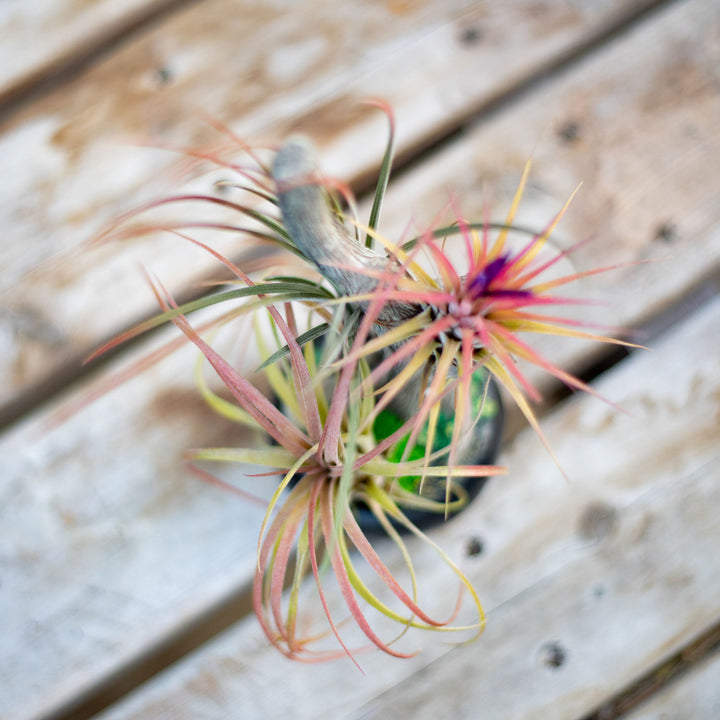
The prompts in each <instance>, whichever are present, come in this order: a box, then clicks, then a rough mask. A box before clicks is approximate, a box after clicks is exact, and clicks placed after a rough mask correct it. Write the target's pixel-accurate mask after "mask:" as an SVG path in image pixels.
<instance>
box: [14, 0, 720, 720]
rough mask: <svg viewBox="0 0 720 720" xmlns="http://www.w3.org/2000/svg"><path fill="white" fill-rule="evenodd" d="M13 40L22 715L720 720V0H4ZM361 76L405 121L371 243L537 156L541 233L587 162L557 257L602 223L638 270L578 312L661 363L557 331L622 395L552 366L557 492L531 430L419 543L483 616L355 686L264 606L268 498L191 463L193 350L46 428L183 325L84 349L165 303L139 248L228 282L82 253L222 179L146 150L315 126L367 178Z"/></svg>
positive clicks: (348, 671)
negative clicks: (473, 545)
mask: <svg viewBox="0 0 720 720" xmlns="http://www.w3.org/2000/svg"><path fill="white" fill-rule="evenodd" d="M301 5H302V8H301V7H300V6H301ZM40 6H42V10H40ZM120 7H121V8H122V9H120ZM0 59H1V60H2V64H0V67H1V68H2V70H1V71H0V157H2V158H3V160H4V172H3V173H2V178H1V179H0V225H1V226H2V228H3V237H2V241H1V242H0V267H1V268H2V271H1V272H0V338H1V339H2V344H3V354H2V357H0V378H2V382H1V383H0V423H1V427H0V618H2V620H1V622H0V627H2V633H1V634H0V637H1V638H2V640H1V641H0V718H2V720H31V719H32V720H51V719H52V720H80V719H81V718H87V717H91V716H97V717H100V718H102V720H121V719H122V720H126V719H130V718H133V719H135V718H137V719H138V720H140V719H142V720H146V719H149V720H160V719H161V718H162V719H163V720H164V719H168V720H169V719H171V718H172V719H173V720H176V719H179V720H184V719H185V718H187V719H188V720H190V719H193V720H194V719H196V718H202V719H203V720H204V719H206V718H208V719H210V718H212V719H213V720H215V719H217V720H220V719H225V718H242V719H243V720H245V719H246V718H248V719H250V718H280V717H292V718H320V717H323V718H357V719H358V720H359V719H360V718H363V719H366V718H376V717H377V718H408V717H412V718H428V719H430V718H437V717H453V718H455V717H457V718H468V719H469V718H473V719H474V718H483V719H485V718H488V719H495V718H498V719H505V718H507V719H508V720H509V719H512V720H516V719H518V718H528V719H529V718H543V719H545V718H549V719H556V718H557V719H558V720H609V719H610V718H616V717H623V718H627V719H628V720H631V719H632V720H640V719H642V720H649V719H650V718H653V719H655V718H660V717H662V718H673V719H677V720H681V719H682V720H686V719H693V720H694V719H696V718H700V719H703V720H704V719H705V718H708V719H710V718H717V717H720V653H719V652H718V649H719V648H720V362H719V361H718V358H719V357H720V292H719V290H720V2H718V1H717V0H683V1H679V0H678V1H675V2H669V1H665V2H660V1H658V0H605V1H604V2H602V3H600V2H597V3H570V2H552V0H540V2H538V1H536V0H508V1H507V2H502V3H500V2H496V3H492V2H477V3H468V2H461V1H460V0H446V1H444V2H440V1H439V0H436V1H431V0H426V1H425V2H406V1H404V0H386V2H369V3H363V4H362V8H361V7H360V5H359V4H358V3H355V2H350V1H347V2H345V1H341V2H328V1H325V2H321V1H320V0H307V1H306V2H304V3H301V4H300V3H299V4H292V3H291V4H285V3H272V2H267V3H265V2H250V1H249V0H235V1H232V0H204V1H203V2H200V1H199V0H198V1H196V2H189V1H183V0H155V1H153V0H132V2H122V3H120V2H111V1H110V0H95V2H84V3H81V2H77V1H73V0H46V1H45V2H43V3H38V4H35V3H19V2H18V3H6V4H2V5H0ZM368 96H376V97H383V98H385V99H387V100H388V101H389V102H390V103H391V104H392V105H393V107H394V109H395V112H396V117H397V125H398V148H399V166H398V170H397V172H396V174H395V176H394V179H393V181H392V183H391V187H390V190H389V192H388V196H387V199H386V205H385V215H384V219H383V221H382V229H383V231H385V232H386V233H387V234H389V235H391V236H392V235H393V234H399V233H401V232H402V231H403V230H404V228H405V226H406V224H407V222H408V221H409V220H410V219H411V218H413V219H416V220H417V221H418V222H420V223H422V222H423V221H427V220H429V219H430V218H432V217H433V216H434V215H435V214H436V213H437V212H438V211H439V210H440V209H441V208H442V207H443V206H444V205H445V204H446V202H447V198H448V194H449V192H452V193H453V194H454V196H455V197H457V200H458V203H459V204H460V206H461V207H462V208H463V211H464V213H465V214H466V215H467V216H470V217H482V197H481V195H482V193H481V190H482V188H483V186H484V187H485V188H486V190H487V191H488V192H489V193H490V194H491V196H492V198H493V208H494V211H495V210H496V211H497V212H496V213H495V212H494V213H493V214H497V215H498V216H500V215H501V214H502V211H503V210H504V208H505V207H506V206H507V204H508V202H509V199H510V197H511V194H512V192H513V190H514V188H515V186H516V184H517V182H518V179H519V177H520V174H521V172H522V168H523V164H524V162H525V160H526V159H527V158H528V157H529V156H532V157H533V169H532V175H531V184H530V187H529V189H528V192H527V196H526V199H525V201H524V203H523V205H522V206H521V211H520V215H519V218H518V220H519V222H520V223H529V224H537V222H540V221H543V220H547V219H548V218H549V217H551V216H552V215H553V214H554V213H555V212H557V210H558V209H559V208H560V206H561V205H562V203H563V202H564V201H565V199H566V198H567V197H568V196H569V194H570V193H571V192H572V190H573V189H574V188H575V186H576V185H577V183H578V182H580V181H582V182H583V188H582V190H581V192H580V194H579V196H578V197H577V198H576V200H575V202H574V204H573V206H572V207H571V210H570V211H569V213H568V215H567V217H566V218H565V219H564V220H563V223H562V225H561V226H560V228H559V231H558V237H559V238H560V242H567V243H568V244H569V243H570V241H576V240H580V239H582V238H584V237H587V236H590V235H592V236H593V240H592V242H589V243H587V244H586V245H584V246H583V248H582V249H581V251H579V252H578V253H577V255H576V256H575V260H574V262H575V263H576V266H577V269H578V270H583V269H589V268H592V267H595V266H597V265H613V264H623V265H624V266H623V267H622V268H621V269H620V270H618V271H616V272H612V273H608V274H606V275H601V276H598V277H595V278H588V279H587V280H586V281H583V288H582V291H583V294H584V295H587V296H589V297H592V298H595V299H598V300H601V301H603V302H602V303H598V304H595V305H591V306H588V307H585V308H583V318H584V319H587V320H589V321H591V322H592V321H597V322H602V323H604V324H610V325H613V326H622V327H625V328H630V329H632V330H633V331H635V336H636V337H638V338H639V339H640V341H641V342H644V343H646V344H648V345H649V346H651V348H652V351H650V352H647V351H637V352H633V353H630V354H628V353H617V352H612V353H611V352H608V350H607V348H605V347H599V346H598V345H597V344H595V343H584V344H583V343H581V344H579V345H578V344H577V343H575V344H573V343H572V342H567V343H565V342H557V343H545V344H544V345H543V349H544V351H545V352H546V353H547V354H548V355H549V356H550V357H551V358H552V359H553V360H555V361H557V362H559V363H561V364H562V365H563V366H564V367H567V368H568V369H570V370H572V371H573V372H577V373H580V374H582V375H583V376H584V377H588V378H591V379H592V381H593V385H594V386H595V387H597V389H598V391H599V392H600V393H601V394H602V395H603V396H605V397H608V398H610V399H611V400H612V401H613V402H614V403H617V404H618V405H619V406H621V407H622V408H623V409H624V410H626V411H627V413H622V412H620V411H618V410H616V409H615V408H614V407H613V406H610V405H607V404H604V403H602V402H601V401H599V400H597V399H595V398H593V397H590V396H583V397H571V398H569V399H564V400H563V399H561V397H562V396H561V394H560V393H558V392H557V388H556V387H554V386H553V385H552V384H547V383H546V384H545V385H544V386H543V387H544V389H545V391H546V394H547V397H548V401H547V403H546V404H545V406H544V407H543V409H542V411H543V416H544V417H543V420H542V423H543V428H544V430H545V433H546V434H547V437H548V439H549V441H550V443H551V445H552V446H553V449H554V450H555V452H556V454H557V456H558V457H559V459H560V462H561V464H562V466H563V468H564V470H565V472H566V473H567V475H568V476H569V478H570V481H569V482H566V481H565V480H564V479H563V477H562V475H561V474H560V472H559V471H558V469H557V467H556V466H555V465H554V464H553V462H552V460H551V458H549V457H548V455H547V452H546V451H545V450H544V448H543V447H542V445H541V443H540V442H539V440H538V439H537V438H536V437H535V435H534V434H533V433H532V431H530V430H528V429H522V428H520V424H519V423H518V422H517V419H516V418H511V430H512V433H511V435H512V437H511V439H509V440H508V442H507V444H506V446H505V449H504V452H503V457H502V458H501V462H502V463H503V464H507V466H508V467H509V468H510V473H509V475H508V476H506V477H504V478H497V479H493V480H492V481H491V482H490V483H489V484H488V486H487V488H486V489H485V490H484V491H483V493H482V495H481V496H480V498H479V499H478V500H477V501H476V502H475V503H474V504H473V505H472V506H471V508H469V509H468V510H467V511H465V512H464V513H463V514H461V515H460V516H459V517H458V518H456V519H454V520H453V521H452V522H450V523H448V524H447V525H446V526H444V527H441V528H439V529H437V530H434V531H433V532H432V536H433V539H435V540H436V541H437V542H439V543H440V544H441V545H442V546H443V547H444V548H446V549H448V550H449V551H450V552H451V554H452V555H453V557H455V558H456V559H457V560H458V562H459V563H460V564H461V565H462V567H463V569H464V571H465V572H466V573H467V574H468V576H469V577H470V578H471V580H472V581H473V583H474V584H475V587H476V588H477V590H478V593H479V595H480V597H481V599H482V601H483V604H484V605H485V607H486V610H487V611H488V626H487V630H486V631H485V633H484V634H483V635H482V636H481V638H480V639H479V640H478V641H477V642H475V643H473V644H470V645H467V646H461V647H454V646H447V645H443V644H440V643H438V642H435V641H428V642H427V645H426V647H424V649H423V652H421V653H420V655H419V656H417V657H416V658H414V659H412V660H408V661H400V660H397V659H393V658H390V657H387V656H383V655H380V654H377V655H376V654H369V653H368V654H365V655H364V656H363V658H362V662H361V664H362V666H363V669H364V671H365V674H364V675H361V674H360V673H358V671H357V670H356V669H355V668H354V667H353V666H352V665H351V664H350V663H349V662H345V661H339V662H336V663H330V664H325V665H322V666H307V665H301V664H299V663H297V664H293V663H290V662H289V661H286V660H285V659H284V658H283V657H281V656H280V655H279V654H278V653H277V652H276V651H275V650H273V649H271V648H270V647H268V643H267V642H266V640H265V639H264V636H263V635H262V632H261V631H260V629H259V626H258V625H257V622H256V620H255V618H254V616H253V615H252V613H250V612H249V586H250V579H251V576H252V572H253V568H254V563H255V551H256V542H257V533H258V530H259V525H260V520H261V518H262V511H261V510H260V509H258V508H257V507H253V506H251V505H249V504H247V503H245V502H244V501H243V500H241V499H239V498H237V497H234V496H229V495H228V494H227V493H224V492H223V491H221V490H219V489H217V488H213V487H209V486H206V485H204V484H202V483H201V482H199V481H198V480H197V479H196V478H194V477H191V476H189V475H188V474H187V473H186V472H185V471H184V470H183V468H182V463H181V455H182V452H183V451H184V450H185V449H186V448H188V447H191V446H192V447H197V446H202V445H205V444H207V445H212V444H219V443H223V442H225V443H227V442H231V441H232V434H231V430H230V429H228V427H226V426H224V425H223V424H222V423H221V422H217V421H215V420H211V418H212V414H211V412H210V411H209V410H208V409H206V408H205V407H204V404H203V403H202V401H201V400H200V399H199V398H198V397H197V394H196V392H195V390H194V385H193V377H192V374H193V366H194V357H195V353H194V352H193V351H192V350H190V349H189V348H185V349H183V350H181V351H180V352H179V353H177V354H176V355H174V356H172V357H170V358H168V359H166V360H164V361H163V362H162V363H160V364H158V365H157V366H156V367H154V368H153V369H152V370H151V371H149V372H148V373H146V374H143V375H142V376H140V377H138V378H136V379H135V380H133V381H132V382H129V383H128V384H126V385H124V386H123V387H122V388H120V389H118V390H115V391H112V392H110V393H109V394H107V395H105V396H104V397H102V398H101V399H100V400H98V401H97V402H96V403H94V404H92V405H91V406H89V407H87V408H86V409H84V410H82V411H81V412H79V413H76V414H74V415H73V416H72V417H70V418H69V419H68V420H67V421H65V422H64V423H62V424H60V425H59V426H57V427H54V428H52V429H49V421H50V419H52V418H55V417H57V416H58V413H62V412H63V410H64V409H66V408H69V407H71V406H72V403H73V401H74V400H75V399H77V398H80V397H85V396H87V395H88V393H92V391H93V389H94V388H98V387H101V386H102V383H103V382H104V380H105V379H106V378H107V377H109V376H110V374H112V373H115V372H117V371H118V370H119V369H122V368H125V367H128V366H129V365H130V364H131V363H132V362H133V360H134V359H136V358H138V357H140V356H142V355H143V354H145V353H147V351H148V349H149V348H150V347H153V346H156V345H157V344H158V343H159V342H162V340H163V339H164V338H167V337H169V336H170V334H171V332H170V331H169V330H168V332H166V333H159V334H156V335H155V336H153V337H151V338H149V339H147V340H144V341H142V342H138V343H134V344H133V345H131V346H128V347H126V348H125V349H123V350H122V351H121V352H118V353H115V354H114V355H113V356H112V357H111V358H108V359H107V360H105V361H104V362H98V363H94V364H91V365H89V366H82V365H81V360H82V359H83V358H84V357H86V356H87V355H88V354H89V353H90V352H91V350H92V349H93V348H95V347H97V346H98V344H99V343H100V342H102V341H103V340H105V339H107V338H108V337H111V336H113V335H114V334H116V333H117V332H118V331H120V330H122V329H123V328H126V327H128V326H129V325H131V324H133V323H134V322H136V321H137V320H138V319H140V318H144V317H147V316H148V315H150V314H151V313H153V312H154V310H155V306H154V299H153V297H152V294H151V293H150V291H149V290H148V288H147V287H146V285H145V283H144V280H143V277H142V274H141V273H140V272H139V270H138V265H139V264H142V265H144V266H146V267H149V268H150V269H151V270H153V271H154V272H156V273H157V274H158V275H159V276H160V277H162V278H163V280H165V281H167V283H168V285H169V286H170V288H171V289H176V290H178V289H180V288H184V287H186V286H188V284H189V283H190V284H192V283H194V282H195V281H197V280H200V279H203V278H205V277H207V276H208V275H209V274H211V272H212V265H211V264H210V263H209V262H208V260H207V258H206V257H205V256H204V255H203V254H202V253H199V252H198V251H197V250H196V249H193V248H192V247H190V246H189V245H184V244H178V243H177V242H176V241H174V240H172V239H170V238H151V239H150V238H149V239H147V240H138V241H134V242H133V243H127V244H123V243H117V244H114V245H108V246H104V247H102V248H95V249H88V248H87V247H86V246H84V244H83V243H84V242H85V241H86V240H87V239H88V238H90V237H92V235H93V233H95V232H97V230H98V229H99V228H101V227H102V226H103V225H104V224H105V223H107V222H108V220H110V219H111V218H113V217H114V216H116V215H117V214H118V213H120V212H122V211H124V210H127V209H129V208H132V207H134V206H136V205H137V204H138V203H140V202H142V201H144V200H147V199H148V198H155V197H158V196H162V195H163V194H167V193H168V192H170V191H174V190H176V189H177V188H178V187H179V186H180V185H181V184H182V185H183V187H188V188H195V189H201V190H204V191H207V190H209V189H210V187H211V184H212V182H213V181H214V180H215V179H216V177H215V176H213V177H208V176H201V177H195V176H192V175H188V173H186V172H183V165H182V163H180V162H179V161H178V156H177V155H176V154H173V153H169V152H165V151H162V150H158V149H157V148H152V147H148V146H147V145H148V144H153V143H154V144H155V145H158V144H161V143H172V144H174V145H188V144H209V145H211V144H213V143H217V142H218V136H217V134H216V133H215V131H214V130H213V129H212V128H210V127H209V125H208V124H207V123H206V122H205V120H204V119H203V116H204V115H209V116H211V117H214V118H217V119H219V120H221V121H223V122H224V123H227V124H228V125H229V126H231V127H232V128H233V130H235V131H236V132H237V133H238V134H239V135H242V136H244V137H248V138H252V139H253V140H259V141H264V140H265V141H278V140H282V139H283V138H284V137H287V136H288V135H289V134H290V133H292V132H298V131H299V132H303V133H306V134H308V135H310V136H311V137H312V138H313V139H314V140H315V141H316V143H317V144H318V146H319V148H320V151H321V154H322V163H323V167H324V168H325V170H326V171H327V172H328V173H330V174H332V175H334V176H337V177H341V178H344V179H346V180H347V181H349V182H350V183H351V184H352V185H353V187H355V188H356V189H357V190H358V192H359V193H360V197H361V199H362V193H363V192H366V191H367V189H368V187H370V183H371V182H372V179H373V173H374V172H375V171H376V170H377V168H378V167H379V164H380V161H381V157H382V152H383V144H384V140H385V122H384V120H383V118H382V117H381V116H380V114H379V113H377V112H374V111H373V112H371V111H368V110H367V109H366V108H363V107H362V106H360V104H359V102H360V101H361V100H362V99H364V98H366V97H368ZM237 243H238V241H237V238H235V237H232V236H228V235H225V236H224V237H218V238H216V246H217V247H218V248H219V249H220V250H222V251H224V252H227V253H229V254H233V253H235V254H237V252H238V251H239V250H241V248H238V247H237ZM638 261H640V262H638ZM644 261H652V262H644ZM473 539H475V540H479V541H480V546H481V548H482V552H481V553H480V554H473V555H471V554H468V552H467V548H468V543H469V542H470V541H471V540H473ZM416 550H417V554H418V558H419V560H418V567H419V568H420V573H421V575H422V578H421V580H422V582H423V583H424V584H425V585H428V586H430V587H432V586H433V584H438V585H440V584H441V583H442V582H443V580H442V578H435V576H434V575H433V573H434V569H433V568H434V567H435V564H434V563H433V562H432V560H431V558H430V557H429V556H428V560H427V562H423V558H424V555H423V553H424V552H425V550H423V548H421V547H418V548H417V549H416Z"/></svg>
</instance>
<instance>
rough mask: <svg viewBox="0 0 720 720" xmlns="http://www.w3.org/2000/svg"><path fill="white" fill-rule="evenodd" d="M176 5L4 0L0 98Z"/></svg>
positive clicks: (132, 0)
mask: <svg viewBox="0 0 720 720" xmlns="http://www.w3.org/2000/svg"><path fill="white" fill-rule="evenodd" d="M172 4H173V0H124V2H113V0H93V1H92V2H80V3H78V2H75V1H73V0H43V2H41V3H33V2H24V1H23V0H5V2H3V3H2V5H1V6H0V68H2V71H0V102H5V101H7V100H9V99H12V98H14V97H15V96H16V95H17V94H18V92H20V91H21V90H23V89H25V88H27V87H28V86H29V85H32V84H33V83H36V82H38V81H39V80H43V79H45V78H48V77H49V76H53V75H55V74H56V73H57V72H58V71H59V70H60V69H62V68H65V67H67V66H68V65H70V64H72V62H73V60H74V59H75V58H77V57H78V56H82V55H84V54H87V53H88V52H89V51H91V50H93V49H96V48H98V47H101V45H102V43H103V41H105V42H106V41H107V40H108V38H112V37H114V36H116V35H117V34H118V33H121V32H122V31H123V30H124V29H125V28H128V27H132V26H133V25H135V24H137V23H138V22H139V21H141V20H142V18H144V17H147V16H148V15H150V14H152V13H153V12H157V11H158V10H159V9H162V8H165V7H167V6H171V5H172Z"/></svg>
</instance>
